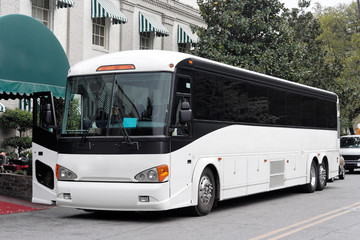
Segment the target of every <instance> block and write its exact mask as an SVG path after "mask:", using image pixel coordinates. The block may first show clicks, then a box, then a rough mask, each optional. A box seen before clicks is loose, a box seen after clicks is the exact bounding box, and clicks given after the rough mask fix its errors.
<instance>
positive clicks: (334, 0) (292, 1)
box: [180, 0, 356, 9]
mask: <svg viewBox="0 0 360 240" xmlns="http://www.w3.org/2000/svg"><path fill="white" fill-rule="evenodd" d="M196 1H197V0H180V2H182V3H185V4H188V5H191V6H193V7H196V8H198V7H197V3H196ZM353 1H356V0H311V7H310V8H312V7H313V6H314V3H315V2H318V3H320V4H321V6H323V7H335V6H336V5H338V4H340V3H346V4H349V3H351V2H353ZM280 2H282V3H285V7H286V8H289V9H291V8H294V7H297V3H298V1H297V0H280Z"/></svg>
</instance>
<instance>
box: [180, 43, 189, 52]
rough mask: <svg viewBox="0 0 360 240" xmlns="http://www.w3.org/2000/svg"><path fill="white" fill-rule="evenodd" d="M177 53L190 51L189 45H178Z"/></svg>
mask: <svg viewBox="0 0 360 240" xmlns="http://www.w3.org/2000/svg"><path fill="white" fill-rule="evenodd" d="M178 46H179V52H182V53H185V52H187V51H189V50H190V44H189V43H179V44H178Z"/></svg>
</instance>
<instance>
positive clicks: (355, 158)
mask: <svg viewBox="0 0 360 240" xmlns="http://www.w3.org/2000/svg"><path fill="white" fill-rule="evenodd" d="M342 156H343V158H344V159H345V160H358V159H360V155H342Z"/></svg>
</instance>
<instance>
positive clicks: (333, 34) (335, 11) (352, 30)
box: [317, 2, 360, 129]
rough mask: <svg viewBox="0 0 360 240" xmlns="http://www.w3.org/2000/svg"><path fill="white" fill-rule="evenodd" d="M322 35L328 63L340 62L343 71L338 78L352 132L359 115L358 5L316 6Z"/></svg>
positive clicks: (345, 117) (345, 119) (343, 113)
mask: <svg viewBox="0 0 360 240" xmlns="http://www.w3.org/2000/svg"><path fill="white" fill-rule="evenodd" d="M317 15H318V19H319V21H320V23H321V29H322V33H321V35H320V36H319V38H318V39H319V40H321V41H323V42H324V44H323V47H324V49H325V50H326V51H327V55H326V58H327V61H328V62H335V61H337V62H338V63H339V64H340V65H342V67H343V68H342V70H341V72H340V74H339V76H337V78H336V82H337V84H338V85H339V86H340V87H339V88H338V91H337V93H338V95H339V98H340V104H341V108H340V109H341V116H342V123H343V124H345V125H346V126H348V127H349V128H350V129H351V128H352V125H353V120H354V119H355V118H356V116H358V115H359V114H360V101H359V97H360V94H359V92H360V21H359V19H358V5H357V4H356V3H355V2H353V3H352V4H349V5H346V4H340V5H338V6H337V7H330V8H324V9H323V8H322V7H321V6H320V5H318V6H317Z"/></svg>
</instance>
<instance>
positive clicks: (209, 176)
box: [193, 168, 216, 216]
mask: <svg viewBox="0 0 360 240" xmlns="http://www.w3.org/2000/svg"><path fill="white" fill-rule="evenodd" d="M197 192H198V204H197V205H196V206H194V207H193V213H194V215H196V216H204V215H207V214H208V213H209V212H210V211H211V209H212V207H213V205H214V202H215V193H216V183H215V178H214V174H213V172H212V171H211V170H210V168H205V169H204V171H203V172H202V174H201V177H200V180H199V184H198V191H197Z"/></svg>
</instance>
